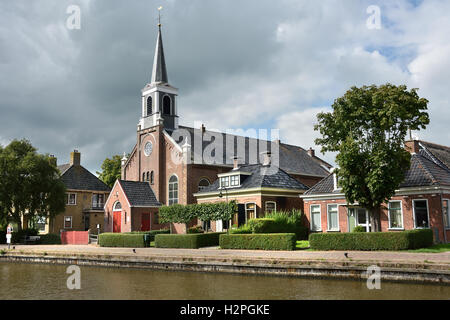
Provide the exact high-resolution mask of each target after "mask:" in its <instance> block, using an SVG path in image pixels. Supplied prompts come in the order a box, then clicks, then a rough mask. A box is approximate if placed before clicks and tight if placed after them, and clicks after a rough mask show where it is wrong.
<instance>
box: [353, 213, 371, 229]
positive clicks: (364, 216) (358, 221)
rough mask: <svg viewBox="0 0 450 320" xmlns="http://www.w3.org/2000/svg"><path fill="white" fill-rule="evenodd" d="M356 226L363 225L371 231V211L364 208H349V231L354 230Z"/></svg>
mask: <svg viewBox="0 0 450 320" xmlns="http://www.w3.org/2000/svg"><path fill="white" fill-rule="evenodd" d="M356 226H361V227H364V228H365V229H366V231H367V232H370V221H369V212H368V211H367V210H366V209H364V208H348V231H349V232H352V231H353V229H355V227H356Z"/></svg>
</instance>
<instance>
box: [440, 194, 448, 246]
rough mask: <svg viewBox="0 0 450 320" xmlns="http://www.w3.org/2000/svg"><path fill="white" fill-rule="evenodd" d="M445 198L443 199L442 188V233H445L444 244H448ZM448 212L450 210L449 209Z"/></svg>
mask: <svg viewBox="0 0 450 320" xmlns="http://www.w3.org/2000/svg"><path fill="white" fill-rule="evenodd" d="M443 209H444V198H443V197H442V188H441V215H442V231H443V233H444V243H447V229H446V228H447V226H446V225H445V218H444V210H443ZM447 210H448V208H447Z"/></svg>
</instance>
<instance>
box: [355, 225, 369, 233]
mask: <svg viewBox="0 0 450 320" xmlns="http://www.w3.org/2000/svg"><path fill="white" fill-rule="evenodd" d="M366 231H367V230H366V228H365V227H363V226H356V227H355V228H354V229H353V231H352V232H366Z"/></svg>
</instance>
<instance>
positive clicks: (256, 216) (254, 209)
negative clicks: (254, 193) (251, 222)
mask: <svg viewBox="0 0 450 320" xmlns="http://www.w3.org/2000/svg"><path fill="white" fill-rule="evenodd" d="M249 204H254V205H255V207H254V208H253V209H247V205H249ZM257 208H258V207H257V205H256V202H246V203H245V223H247V220H248V219H247V217H248V214H247V211H250V210H253V211H254V213H255V219H256V218H258V212H257Z"/></svg>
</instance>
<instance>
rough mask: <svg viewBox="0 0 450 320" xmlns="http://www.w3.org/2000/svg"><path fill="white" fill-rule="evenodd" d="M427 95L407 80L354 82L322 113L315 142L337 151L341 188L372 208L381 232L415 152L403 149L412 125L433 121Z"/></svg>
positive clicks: (373, 220)
mask: <svg viewBox="0 0 450 320" xmlns="http://www.w3.org/2000/svg"><path fill="white" fill-rule="evenodd" d="M427 105H428V100H426V99H424V98H420V97H419V96H418V94H417V89H412V90H410V91H408V90H407V87H406V86H404V85H401V86H395V85H392V84H385V85H381V86H375V85H372V86H363V87H361V88H357V87H352V88H351V89H350V90H349V91H347V92H346V93H345V95H344V96H343V97H340V98H338V99H336V100H335V102H334V103H333V105H332V109H333V111H332V112H328V113H320V114H319V115H318V116H317V118H318V124H317V125H316V126H315V130H318V131H319V132H320V133H321V135H322V138H319V139H316V144H317V145H321V146H322V152H326V151H331V152H337V156H336V163H337V165H338V167H339V168H338V169H337V170H336V174H337V176H338V181H339V187H340V188H342V191H343V192H344V193H345V196H346V198H347V201H348V203H358V204H359V205H361V206H363V207H365V208H366V209H367V210H369V213H370V221H371V224H372V231H380V229H381V228H380V208H381V206H382V204H383V203H385V202H387V201H388V200H389V199H390V198H391V197H392V196H393V195H394V194H395V190H396V189H397V188H398V187H399V185H400V183H401V182H402V181H403V180H404V178H405V173H406V171H407V170H408V169H409V167H410V162H411V156H410V154H409V153H408V152H407V151H406V150H405V148H404V141H405V138H406V136H407V134H408V130H419V129H425V127H426V125H427V124H428V123H429V116H428V113H427V112H426V110H427Z"/></svg>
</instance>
